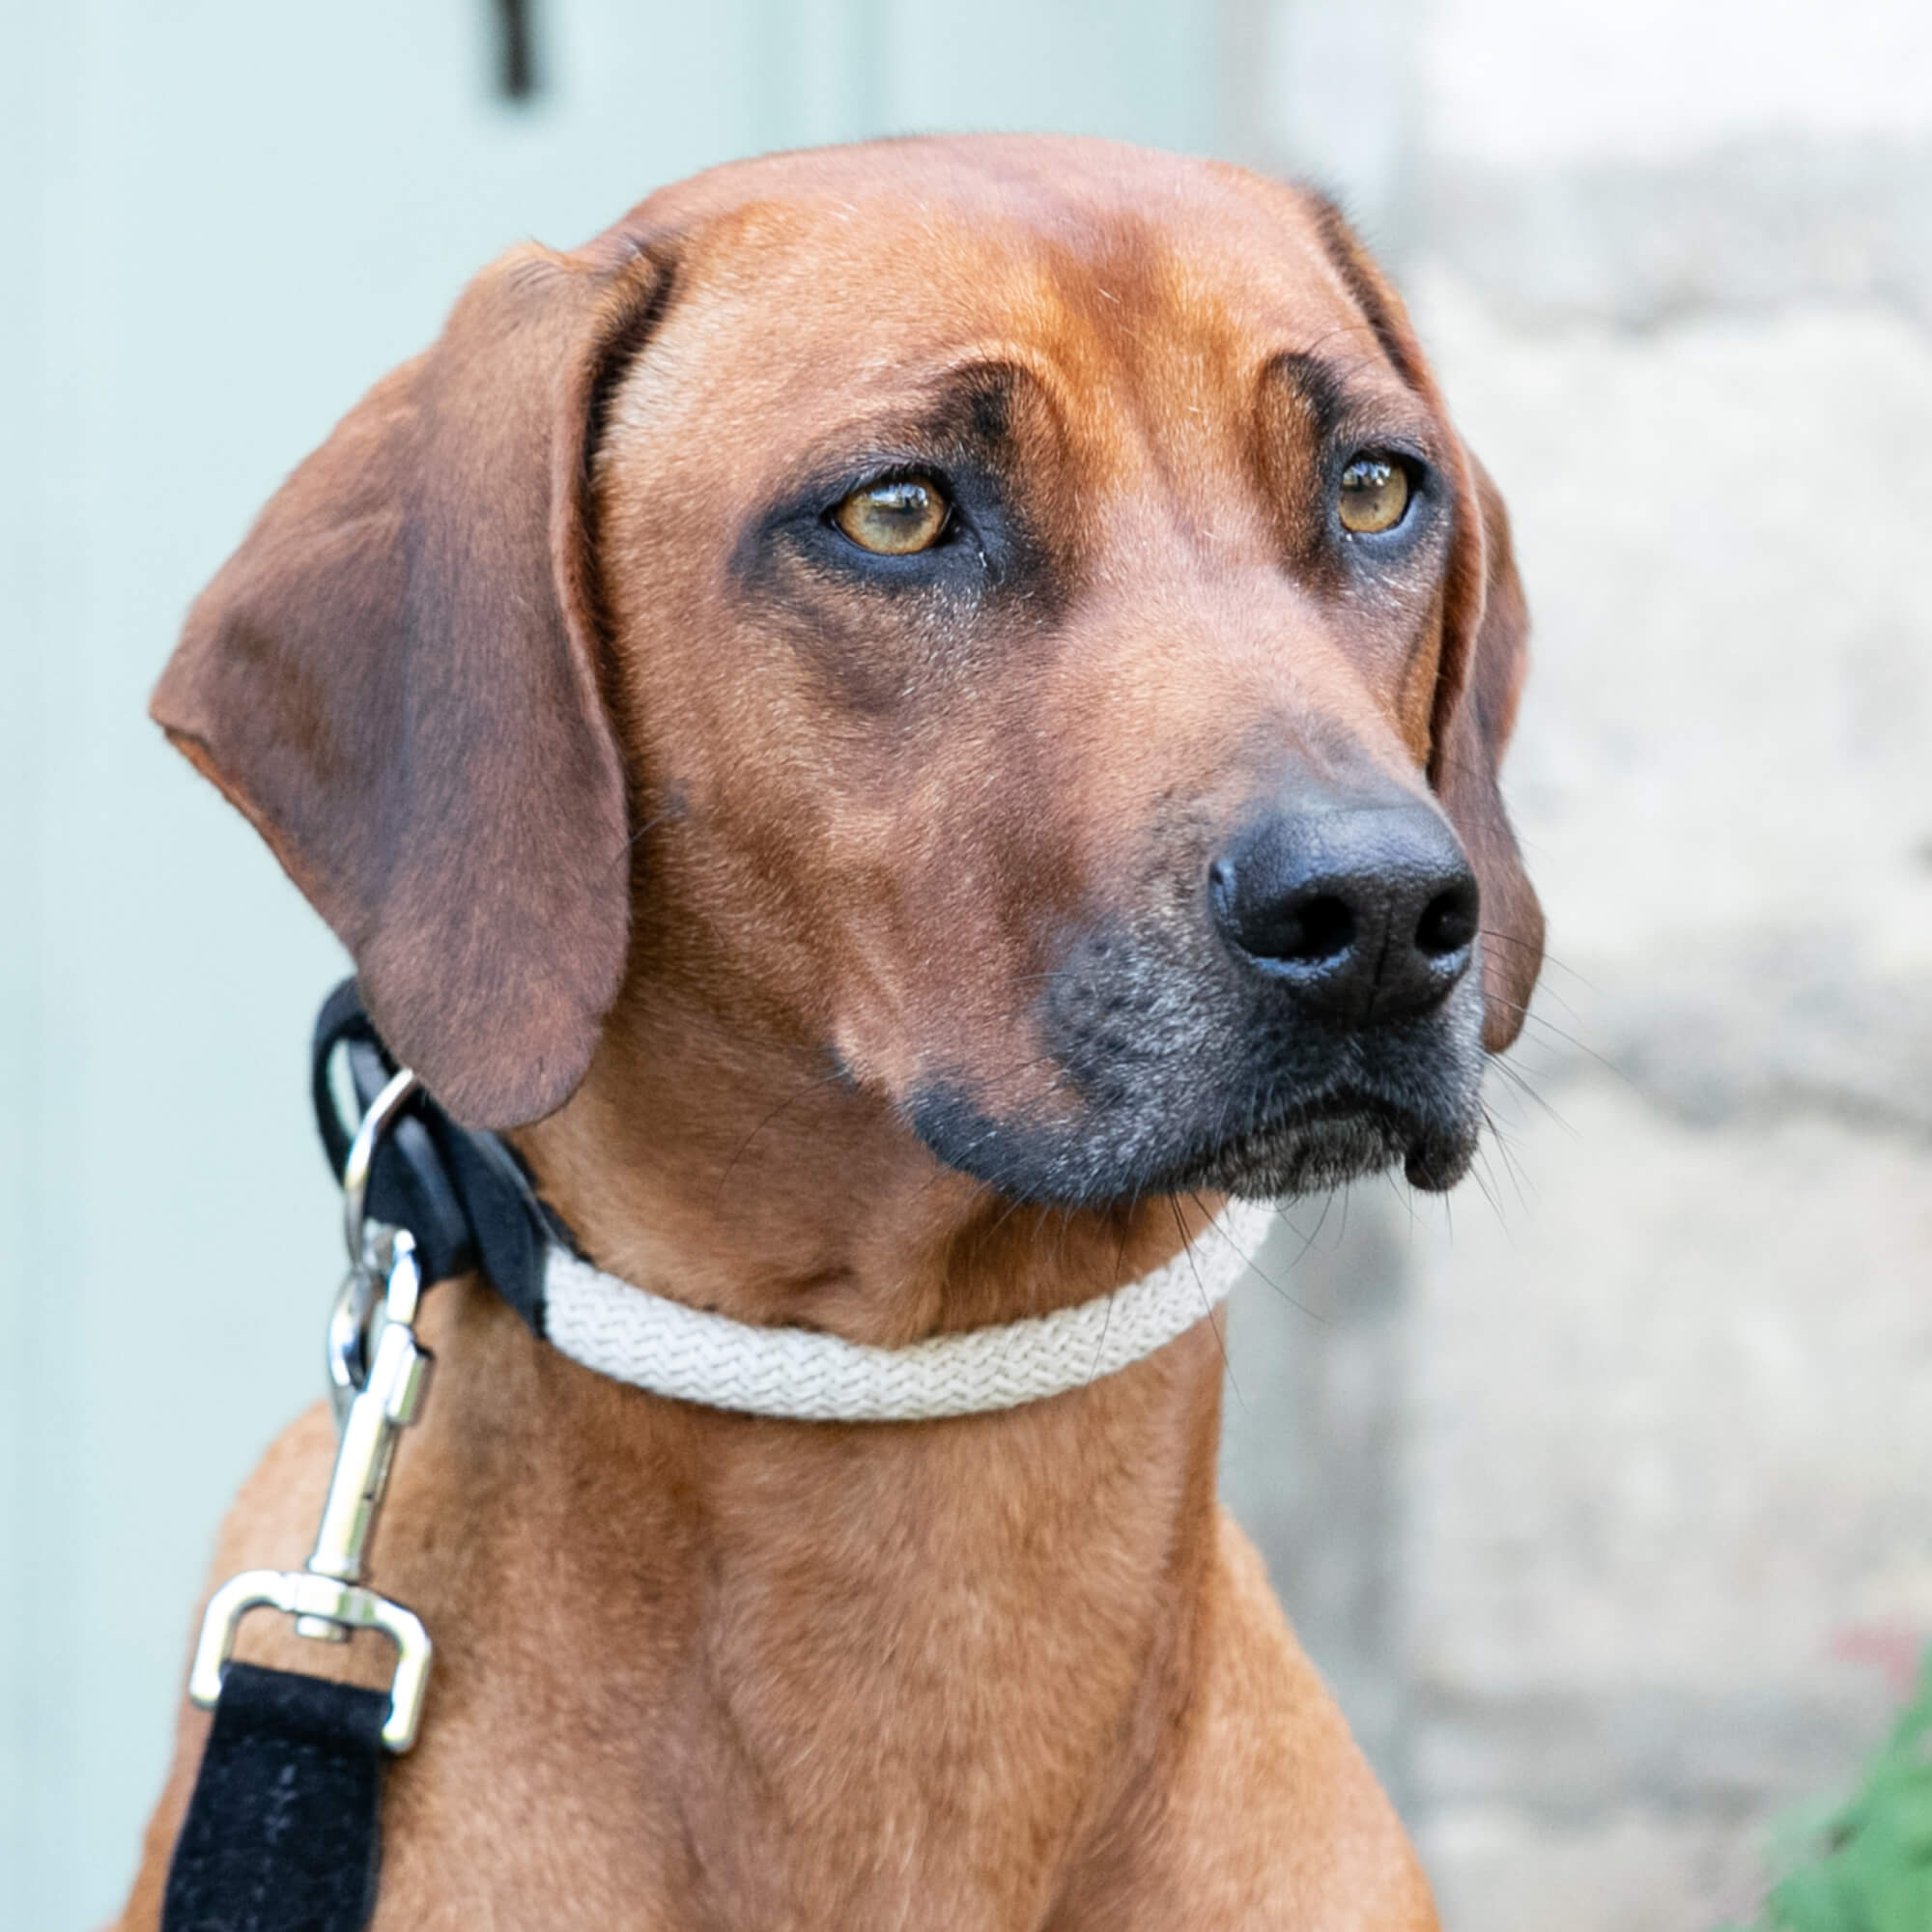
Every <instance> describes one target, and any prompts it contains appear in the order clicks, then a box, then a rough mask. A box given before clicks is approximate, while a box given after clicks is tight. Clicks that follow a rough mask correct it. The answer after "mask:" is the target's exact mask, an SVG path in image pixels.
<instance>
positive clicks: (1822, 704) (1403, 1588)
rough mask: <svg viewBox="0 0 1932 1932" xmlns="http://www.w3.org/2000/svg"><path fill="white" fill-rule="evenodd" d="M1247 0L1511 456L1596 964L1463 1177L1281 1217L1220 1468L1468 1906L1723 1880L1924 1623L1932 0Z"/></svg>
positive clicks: (1284, 123) (1748, 1884) (1549, 747)
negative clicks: (1258, 3)
mask: <svg viewBox="0 0 1932 1932" xmlns="http://www.w3.org/2000/svg"><path fill="white" fill-rule="evenodd" d="M1249 31H1250V33H1251V34H1252V35H1253V36H1254V41H1253V44H1254V45H1256V46H1258V47H1265V46H1269V45H1272V46H1274V47H1276V48H1277V49H1278V50H1279V51H1278V52H1277V53H1276V54H1275V55H1274V56H1272V57H1269V58H1258V59H1255V60H1253V61H1251V62H1247V63H1243V64H1242V65H1241V67H1240V70H1239V71H1241V72H1243V73H1244V74H1246V75H1247V76H1248V80H1249V87H1248V89H1247V90H1246V91H1245V92H1244V94H1243V96H1242V98H1241V112H1242V115H1243V120H1242V123H1241V127H1242V134H1243V139H1244V141H1245V142H1246V143H1247V144H1248V145H1249V146H1250V147H1251V148H1252V150H1253V151H1254V152H1256V153H1257V154H1260V155H1264V156H1279V157H1280V159H1281V161H1282V162H1284V163H1286V164H1288V165H1296V164H1300V165H1305V166H1306V165H1312V166H1314V167H1315V168H1316V169H1317V170H1318V171H1320V170H1321V169H1322V168H1323V167H1324V166H1325V167H1326V168H1328V169H1329V170H1331V171H1333V172H1336V173H1338V174H1340V175H1341V176H1342V177H1343V180H1344V184H1345V186H1347V185H1353V188H1354V193H1353V195H1352V197H1351V199H1352V200H1353V201H1354V203H1355V205H1356V206H1357V208H1358V209H1359V210H1360V212H1361V213H1363V215H1364V216H1365V221H1366V225H1367V226H1368V227H1369V229H1370V230H1371V232H1372V233H1376V234H1378V236H1379V237H1380V239H1381V241H1382V243H1383V246H1384V250H1385V252H1387V253H1390V254H1391V255H1392V256H1393V257H1394V259H1395V261H1396V263H1397V265H1398V269H1399V272H1400V276H1401V279H1402V280H1403V282H1404V284H1405V285H1406V290H1407V293H1408V295H1409V298H1410V300H1411V303H1412V305H1413V307H1414V309H1415V312H1416V315H1417V319H1418V322H1419V324H1420V326H1421V328H1422V332H1423V336H1424V340H1425V342H1426V343H1427V345H1428V346H1429V348H1430V350H1431V352H1432V354H1433V355H1434V356H1435V361H1436V364H1437V367H1438V370H1439V372H1440V374H1441V376H1442V379H1443V382H1444V386H1445V389H1446V391H1447V394H1448V396H1449V398H1450V400H1451V404H1452V406H1453V407H1454V408H1455V409H1456V411H1457V412H1458V414H1459V417H1460V420H1461V424H1462V427H1463V430H1464V433H1465V434H1466V435H1467V437H1468V439H1469V440H1470V441H1471V443H1472V445H1473V446H1474V447H1475V448H1476V449H1477V450H1478V451H1479V452H1480V453H1481V455H1482V457H1483V460H1484V461H1485V462H1486V463H1487V464H1488V465H1489V466H1490V467H1491V469H1492V470H1493V471H1494V473H1495V475H1496V477H1497V479H1498V481H1499V482H1500V484H1501V486H1502V489H1503V491H1504V493H1505V495H1506V496H1507V497H1508V498H1509V500H1510V503H1511V506H1512V511H1513V514H1514V519H1515V526H1516V530H1517V534H1518V537H1519V541H1520V560H1521V565H1522V570H1523V575H1524V578H1525V581H1526V582H1527V584H1528V587H1529V593H1530V599H1531V605H1532V609H1533V611H1534V613H1535V615H1536V619H1537V626H1536V635H1535V648H1536V662H1535V667H1534V669H1533V672H1532V677H1531V682H1530V685H1529V689H1528V693H1527V696H1526V699H1525V702H1524V706H1523V711H1522V719H1521V723H1520V727H1519V733H1518V739H1517V745H1516V748H1515V751H1514V753H1513V754H1512V758H1511V763H1510V767H1509V778H1510V786H1509V790H1510V796H1511V800H1512V805H1513V808H1514V810H1515V814H1516V817H1517V821H1518V824H1519V827H1520V833H1521V835H1522V838H1523V840H1524V843H1525V847H1526V849H1527V851H1528V853H1529V855H1530V859H1531V865H1532V869H1533V871H1534V873H1535V875H1536V877H1537V879H1538V881H1539V884H1540V886H1541V888H1542V891H1543V895H1544V899H1545V903H1546V906H1547V908H1548V914H1549V934H1550V937H1549V946H1550V953H1551V961H1550V965H1549V967H1548V970H1547V971H1546V974H1545V978H1544V983H1543V987H1542V990H1541V993H1540V995H1539V998H1538V1000H1537V1002H1536V1007H1535V1010H1534V1013H1533V1015H1532V1018H1531V1021H1530V1025H1529V1027H1528V1029H1527V1032H1526V1035H1525V1037H1524V1040H1523V1042H1522V1044H1521V1046H1520V1048H1519V1049H1518V1051H1517V1052H1516V1054H1515V1055H1514V1056H1513V1057H1512V1059H1513V1066H1512V1068H1510V1069H1506V1070H1504V1071H1503V1073H1502V1077H1501V1078H1499V1079H1495V1080H1492V1111H1493V1113H1494V1114H1495V1117H1496V1121H1497V1132H1496V1134H1495V1135H1494V1137H1493V1140H1492V1146H1491V1150H1490V1157H1489V1163H1488V1166H1487V1169H1486V1170H1485V1172H1484V1174H1483V1176H1482V1178H1481V1181H1480V1184H1479V1185H1478V1186H1477V1187H1475V1188H1465V1189H1464V1190H1463V1192H1462V1193H1461V1194H1459V1195H1458V1196H1457V1197H1456V1198H1455V1200H1454V1203H1453V1207H1452V1208H1451V1209H1450V1210H1449V1212H1448V1213H1446V1214H1445V1213H1443V1212H1442V1211H1440V1210H1439V1209H1436V1208H1434V1207H1433V1206H1429V1205H1424V1204H1421V1203H1411V1202H1410V1201H1408V1200H1406V1199H1402V1200H1398V1199H1396V1198H1395V1196H1394V1195H1393V1193H1391V1192H1389V1191H1386V1190H1383V1191H1380V1192H1373V1191H1371V1192H1364V1193H1361V1194H1358V1196H1357V1198H1355V1199H1353V1200H1350V1202H1349V1203H1347V1204H1346V1206H1347V1221H1348V1227H1347V1232H1346V1234H1345V1235H1343V1234H1338V1233H1337V1230H1338V1228H1339V1227H1340V1225H1341V1221H1342V1205H1341V1204H1336V1205H1335V1206H1334V1207H1332V1208H1330V1210H1329V1212H1328V1215H1327V1221H1326V1225H1325V1227H1322V1229H1321V1232H1320V1233H1316V1230H1317V1228H1318V1226H1321V1209H1320V1208H1307V1207H1304V1208H1297V1209H1296V1210H1295V1212H1294V1213H1293V1217H1292V1218H1293V1221H1294V1222H1295V1223H1296V1224H1297V1225H1298V1227H1299V1228H1300V1229H1301V1234H1300V1235H1299V1236H1292V1237H1289V1236H1285V1237H1284V1239H1283V1242H1282V1243H1281V1244H1280V1246H1278V1248H1277V1251H1276V1255H1275V1257H1274V1258H1273V1263H1272V1265H1271V1266H1270V1269H1269V1271H1270V1272H1271V1273H1272V1274H1274V1275H1275V1276H1276V1279H1277V1280H1278V1281H1279V1282H1280V1283H1281V1284H1282V1285H1283V1286H1284V1287H1285V1288H1286V1289H1287V1290H1288V1291H1289V1292H1290V1293H1292V1294H1293V1296H1294V1298H1295V1301H1297V1302H1300V1303H1302V1304H1304V1306H1305V1307H1306V1308H1307V1309H1308V1310H1309V1311H1310V1312H1308V1313H1303V1312H1302V1311H1301V1309H1298V1308H1296V1307H1295V1306H1294V1305H1293V1304H1292V1303H1290V1302H1287V1301H1285V1300H1283V1299H1280V1298H1278V1297H1277V1296H1275V1295H1273V1294H1271V1293H1269V1292H1268V1291H1267V1290H1266V1289H1264V1288H1261V1287H1259V1286H1255V1287H1251V1289H1250V1290H1249V1291H1248V1294H1247V1299H1246V1301H1245V1302H1244V1303H1243V1304H1242V1305H1241V1306H1240V1307H1239V1308H1238V1310H1237V1313H1236V1324H1235V1330H1234V1339H1233V1343H1232V1354H1233V1361H1234V1375H1235V1378H1236V1381H1237V1382H1238V1383H1239V1385H1240V1389H1241V1391H1242V1395H1241V1397H1240V1398H1239V1399H1237V1398H1236V1397H1234V1396H1232V1395H1231V1399H1230V1423H1229V1439H1230V1468H1229V1481H1230V1487H1231V1489H1232V1490H1233V1492H1234V1493H1235V1494H1236V1498H1237V1500H1238V1502H1239V1503H1240V1504H1241V1506H1242V1507H1243V1508H1244V1510H1245V1511H1246V1513H1247V1514H1248V1516H1249V1517H1250V1520H1253V1521H1254V1522H1255V1523H1256V1525H1257V1526H1258V1528H1259V1529H1260V1530H1261V1532H1262V1534H1263V1537H1264V1542H1265V1544H1266V1546H1267V1550H1268V1555H1269V1559H1270V1563H1271V1566H1272V1568H1273V1571H1274V1574H1275V1576H1276V1578H1277V1581H1278V1583H1279V1585H1280V1587H1281V1588H1282V1590H1283V1592H1284V1595H1285V1596H1286V1598H1287V1600H1288V1601H1289V1603H1290V1605H1291V1608H1292V1612H1293V1614H1294V1615H1295V1617H1296V1619H1297V1622H1298V1624H1299V1626H1300V1628H1301V1630H1302V1632H1303V1634H1304V1637H1305V1639H1306V1641H1307V1642H1308V1643H1309V1645H1310V1647H1311V1649H1312V1650H1313V1651H1314V1652H1315V1653H1316V1655H1317V1656H1318V1657H1319V1658H1320V1659H1321V1661H1322V1662H1323V1663H1324V1665H1325V1666H1326V1667H1327V1668H1328V1670H1329V1671H1330V1673H1331V1676H1332V1677H1333V1679H1334V1681H1335V1683H1336V1685H1337V1688H1338V1690H1340V1691H1341V1693H1342V1695H1343V1697H1344V1700H1345V1702H1347V1703H1349V1705H1350V1709H1351V1712H1352V1714H1353V1715H1354V1717H1355V1719H1356V1722H1357V1726H1358V1728H1359V1730H1360V1731H1361V1733H1362V1735H1363V1736H1364V1739H1365V1741H1366V1742H1368V1743H1369V1745H1370V1747H1371V1748H1372V1750H1373V1752H1374V1754H1375V1755H1376V1756H1377V1758H1378V1762H1379V1764H1380V1766H1381V1768H1382V1769H1383V1771H1384V1773H1385V1775H1386V1776H1387V1777H1388V1778H1389V1780H1390V1782H1391V1784H1392V1785H1393V1787H1394V1788H1395V1789H1396V1791H1397V1792H1398V1793H1399V1794H1400V1796H1401V1800H1402V1803H1403V1804H1404V1805H1405V1808H1406V1812H1407V1815H1408V1817H1409V1819H1410V1820H1411V1823H1412V1824H1413V1826H1414V1827H1415V1829H1416V1831H1417V1833H1418V1834H1419V1836H1420V1839H1421V1842H1422V1846H1423V1850H1424V1855H1425V1858H1426V1860H1427V1861H1428V1863H1429V1865H1430V1868H1431V1871H1432V1874H1433V1876H1434V1878H1435V1883H1436V1886H1437V1888H1438V1890H1439V1893H1440V1896H1441V1901H1442V1907H1443V1913H1444V1918H1445V1920H1446V1921H1447V1923H1448V1924H1449V1925H1450V1926H1451V1927H1452V1928H1458V1932H1475V1928H1483V1932H1531V1928H1538V1932H1543V1928H1563V1932H1666V1929H1668V1932H1675V1928H1683V1929H1684V1932H1693V1928H1699V1927H1709V1926H1712V1925H1713V1924H1715V1923H1717V1922H1718V1921H1719V1918H1721V1917H1722V1916H1724V1915H1726V1914H1730V1915H1736V1916H1739V1917H1743V1916H1746V1915H1747V1914H1748V1913H1749V1912H1750V1911H1751V1910H1752V1909H1753V1907H1754V1904H1755V1900H1756V1897H1757V1894H1758V1890H1759V1887H1760V1881H1761V1865H1760V1853H1761V1850H1762V1845H1763V1832H1764V1825H1765V1821H1766V1819H1767V1818H1768V1817H1769V1816H1770V1815H1772V1814H1774V1813H1776V1811H1777V1810H1778V1809H1779V1808H1781V1807H1783V1806H1785V1805H1787V1804H1790V1803H1791V1802H1793V1801H1794V1800H1799V1799H1802V1798H1804V1797H1806V1796H1809V1795H1814V1794H1817V1793H1819V1792H1821V1791H1825V1790H1829V1789H1832V1788H1835V1787H1836V1786H1838V1785H1840V1784H1842V1783H1843V1782H1844V1780H1845V1779H1846V1778H1847V1777H1848V1776H1850V1775H1851V1773H1852V1771H1853V1769H1854V1767H1855V1766H1856V1764H1857V1762H1858V1760H1859V1759H1860V1757H1861V1755H1862V1754H1863V1753H1864V1752H1865V1751H1866V1750H1867V1749H1868V1748H1869V1747H1870V1745H1871V1743H1872V1741H1873V1740H1874V1739H1876V1737H1877V1736H1878V1735H1879V1734H1880V1732H1881V1731H1882V1729H1883V1727H1884V1724H1885V1721H1886V1718H1887V1714H1888V1712H1889V1710H1890V1709H1892V1708H1893V1707H1894V1706H1895V1704H1896V1703H1897V1701H1898V1700H1899V1696H1900V1693H1901V1690H1902V1689H1903V1688H1904V1679H1905V1673H1907V1672H1908V1671H1909V1669H1910V1667H1911V1665H1912V1662H1913V1660H1914V1659H1915V1658H1916V1657H1917V1655H1918V1651H1919V1650H1920V1649H1921V1648H1922V1646H1923V1644H1924V1643H1925V1641H1926V1640H1927V1638H1928V1637H1932V10H1928V9H1926V8H1924V7H1923V6H1904V5H1898V6H1881V7H1876V8H1871V7H1867V8H1861V9H1843V8H1831V7H1825V6H1817V5H1789V4H1787V5H1777V6H1766V5H1751V4H1745V0H1706V4H1679V5H1670V4H1664V0H1634V4H1632V3H1631V0H1627V4H1623V5H1619V6H1616V7H1610V6H1567V7H1551V6H1548V5H1538V4H1533V0H1436V4H1434V5H1424V4H1419V0H1418V4H1415V5H1412V6H1410V5H1402V4H1390V0H1383V4H1381V5H1379V6H1376V5H1371V6H1369V7H1367V8H1363V7H1359V6H1353V5H1348V6H1344V5H1329V4H1325V0H1323V4H1309V5H1303V6H1289V7H1285V8H1282V9H1279V10H1277V9H1260V10H1257V13H1256V14H1255V15H1254V16H1253V17H1252V19H1251V20H1250V22H1249ZM1271 37H1272V38H1271ZM1312 47H1320V48H1322V49H1324V50H1326V51H1328V52H1330V53H1334V52H1335V51H1336V50H1337V49H1340V48H1343V47H1348V48H1350V49H1353V50H1354V51H1353V53H1352V54H1345V55H1342V56H1341V57H1342V58H1343V59H1344V60H1345V62H1346V61H1348V60H1350V59H1357V58H1358V65H1356V66H1355V68H1354V70H1353V71H1356V72H1358V73H1363V74H1366V73H1378V74H1379V75H1380V83H1379V86H1380V92H1379V94H1371V95H1369V96H1368V97H1367V99H1364V97H1363V95H1362V94H1361V93H1360V92H1359V91H1358V90H1357V89H1356V88H1354V87H1343V88H1338V89H1332V90H1331V89H1329V88H1327V87H1325V86H1324V85H1323V84H1322V83H1321V80H1320V77H1319V74H1318V73H1317V72H1316V71H1315V66H1314V64H1311V63H1310V62H1309V61H1308V59H1307V58H1306V57H1305V55H1306V50H1307V49H1309V48H1312ZM1297 48H1299V49H1302V50H1303V54H1304V57H1303V58H1302V59H1301V60H1300V61H1299V62H1297V60H1296V58H1295V50H1296V49H1297ZM1350 168H1352V169H1353V170H1354V172H1353V175H1352V183H1351V182H1350V173H1349V170H1350ZM1486 1197H1487V1198H1486ZM1306 1236H1313V1240H1312V1243H1311V1244H1310V1245H1309V1248H1308V1252H1307V1254H1306V1255H1305V1257H1303V1258H1302V1259H1301V1260H1299V1261H1298V1262H1294V1263H1293V1265H1291V1261H1292V1259H1293V1256H1294V1255H1295V1254H1296V1253H1297V1252H1298V1250H1299V1247H1300V1243H1301V1241H1302V1239H1303V1238H1304V1237H1306ZM1264 1338H1265V1339H1264ZM1284 1432H1286V1435H1287V1438H1288V1439H1287V1440H1286V1441H1284V1440H1283V1439H1282V1435H1283V1433H1284ZM1284 1468H1286V1469H1287V1470H1288V1472H1289V1481H1288V1482H1287V1484H1286V1485H1285V1486H1284V1485H1283V1484H1282V1483H1281V1481H1280V1480H1279V1478H1280V1472H1281V1471H1282V1470H1283V1469H1284Z"/></svg>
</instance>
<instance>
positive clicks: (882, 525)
mask: <svg viewBox="0 0 1932 1932" xmlns="http://www.w3.org/2000/svg"><path fill="white" fill-rule="evenodd" d="M951 517H952V504H951V503H950V502H948V501H947V499H946V496H945V493H944V492H943V491H942V490H941V489H940V488H939V486H938V485H937V484H936V483H930V482H927V481H926V480H925V479H924V478H923V477H919V476H908V477H904V478H902V479H901V480H899V481H897V482H895V483H867V484H865V485H864V486H862V487H861V488H860V489H857V490H854V491H853V492H852V494H851V495H850V496H849V497H846V498H845V500H844V501H843V502H842V503H840V504H839V505H838V508H837V509H836V510H834V511H833V513H832V521H833V522H834V523H835V524H837V525H838V527H839V528H840V529H841V530H843V531H844V532H845V534H846V535H847V536H848V537H850V538H851V539H852V541H853V542H854V543H855V544H857V545H858V546H859V548H860V549H861V550H869V551H876V552H877V553H878V554H880V555H881V556H911V555H912V554H914V553H915V552H916V551H922V550H930V549H931V548H932V547H933V545H934V544H936V543H937V542H938V541H939V539H940V538H941V537H942V536H944V535H945V534H946V526H947V523H948V521H949V519H950V518H951Z"/></svg>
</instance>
